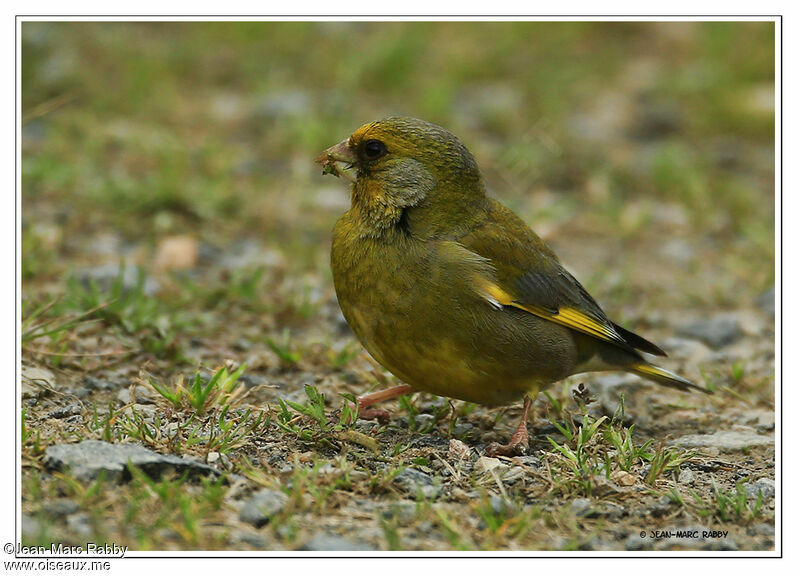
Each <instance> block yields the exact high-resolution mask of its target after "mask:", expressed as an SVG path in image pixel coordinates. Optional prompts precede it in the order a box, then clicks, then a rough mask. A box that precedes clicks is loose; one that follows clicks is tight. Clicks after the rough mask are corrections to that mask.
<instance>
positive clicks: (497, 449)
mask: <svg viewBox="0 0 800 576" xmlns="http://www.w3.org/2000/svg"><path fill="white" fill-rule="evenodd" d="M530 408H531V399H530V396H525V401H524V402H523V404H522V419H521V420H520V422H519V426H517V429H516V430H514V433H513V434H512V435H511V440H510V441H509V442H508V444H506V445H503V444H499V443H497V442H492V443H491V444H489V445H488V446H487V447H486V455H487V456H491V457H492V458H494V457H495V456H522V455H524V454H527V452H528V411H529V410H530Z"/></svg>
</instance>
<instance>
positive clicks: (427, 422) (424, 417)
mask: <svg viewBox="0 0 800 576" xmlns="http://www.w3.org/2000/svg"><path fill="white" fill-rule="evenodd" d="M415 420H416V423H417V430H422V431H425V430H430V429H432V428H433V427H434V425H435V424H436V416H434V415H433V414H418V415H417V416H416V418H415Z"/></svg>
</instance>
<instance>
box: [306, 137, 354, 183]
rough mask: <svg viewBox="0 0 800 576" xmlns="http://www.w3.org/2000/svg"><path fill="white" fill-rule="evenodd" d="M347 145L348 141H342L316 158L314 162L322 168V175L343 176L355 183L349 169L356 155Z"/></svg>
mask: <svg viewBox="0 0 800 576" xmlns="http://www.w3.org/2000/svg"><path fill="white" fill-rule="evenodd" d="M349 143H350V140H349V139H347V140H342V141H341V142H339V143H338V144H337V145H336V146H332V147H330V148H328V149H327V150H325V152H323V153H322V154H320V155H319V156H317V158H316V159H315V160H314V162H316V163H317V164H319V165H320V166H322V173H323V174H333V175H334V176H343V177H344V178H345V179H346V180H349V181H350V182H355V181H356V178H355V174H353V173H352V171H351V168H352V167H353V165H354V164H355V162H356V154H355V152H354V151H353V149H352V148H350V144H349Z"/></svg>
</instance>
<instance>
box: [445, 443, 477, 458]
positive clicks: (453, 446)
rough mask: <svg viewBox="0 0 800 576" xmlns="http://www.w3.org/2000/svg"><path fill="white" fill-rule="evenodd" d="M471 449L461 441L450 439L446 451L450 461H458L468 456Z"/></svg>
mask: <svg viewBox="0 0 800 576" xmlns="http://www.w3.org/2000/svg"><path fill="white" fill-rule="evenodd" d="M470 451H471V448H470V447H469V446H467V445H466V444H464V443H463V442H462V441H461V440H458V439H456V438H451V439H450V446H449V448H448V450H447V455H448V456H449V457H450V458H451V459H455V460H460V459H461V458H466V457H468V456H469V453H470Z"/></svg>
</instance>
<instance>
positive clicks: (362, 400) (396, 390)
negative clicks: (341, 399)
mask: <svg viewBox="0 0 800 576" xmlns="http://www.w3.org/2000/svg"><path fill="white" fill-rule="evenodd" d="M413 391H414V390H413V388H411V386H409V385H408V384H401V385H399V386H392V387H391V388H387V389H386V390H381V391H380V392H373V393H372V394H366V395H364V396H359V397H358V417H359V418H362V419H364V420H377V421H378V422H380V423H381V424H385V423H386V422H388V421H389V411H388V410H383V409H382V408H369V407H370V406H372V405H373V404H377V403H378V402H383V401H384V400H391V399H392V398H397V397H398V396H402V395H403V394H408V393H409V392H413Z"/></svg>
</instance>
